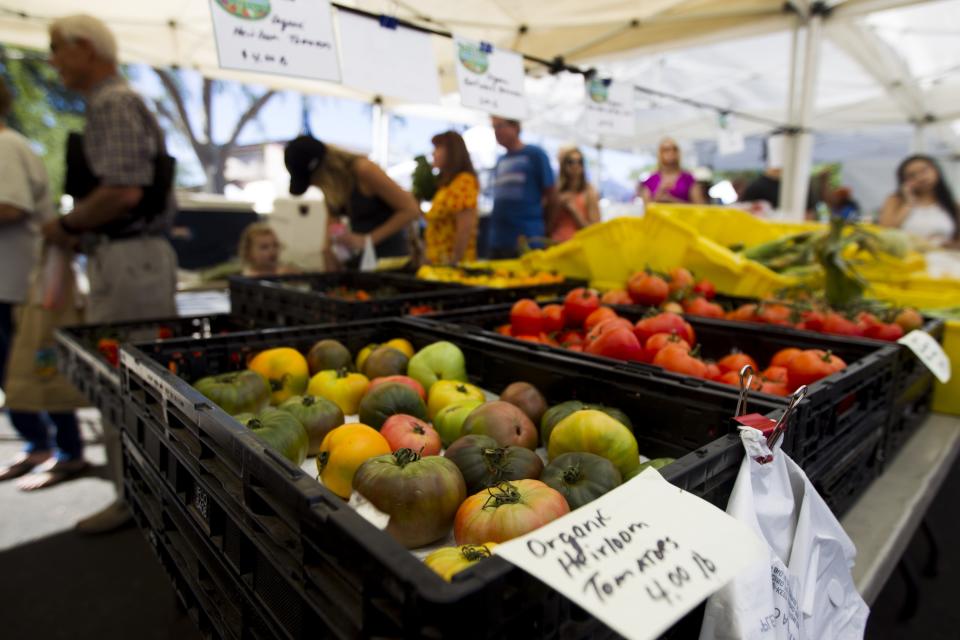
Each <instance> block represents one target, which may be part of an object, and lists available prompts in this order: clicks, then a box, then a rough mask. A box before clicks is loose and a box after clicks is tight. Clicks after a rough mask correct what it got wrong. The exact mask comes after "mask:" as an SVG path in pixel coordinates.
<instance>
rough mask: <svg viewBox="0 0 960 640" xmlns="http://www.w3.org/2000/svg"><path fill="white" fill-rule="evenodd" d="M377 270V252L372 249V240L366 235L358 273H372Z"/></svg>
mask: <svg viewBox="0 0 960 640" xmlns="http://www.w3.org/2000/svg"><path fill="white" fill-rule="evenodd" d="M376 268H377V250H376V249H374V248H373V239H372V238H371V237H370V236H369V235H367V236H366V241H365V242H364V245H363V255H362V256H361V257H360V271H373V270H375V269H376Z"/></svg>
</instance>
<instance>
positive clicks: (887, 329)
mask: <svg viewBox="0 0 960 640" xmlns="http://www.w3.org/2000/svg"><path fill="white" fill-rule="evenodd" d="M863 335H864V336H866V337H867V338H873V339H875V340H887V341H889V342H896V341H897V340H899V339H900V338H902V337H903V328H902V327H901V326H900V325H899V324H897V323H896V322H890V323H886V322H881V323H880V324H875V325H872V326H869V327H867V330H866V331H864V332H863Z"/></svg>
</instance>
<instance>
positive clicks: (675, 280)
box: [669, 267, 693, 292]
mask: <svg viewBox="0 0 960 640" xmlns="http://www.w3.org/2000/svg"><path fill="white" fill-rule="evenodd" d="M669 286H670V291H671V292H673V291H681V290H683V289H690V288H691V287H693V274H692V273H690V271H689V270H687V269H684V268H683V267H675V268H673V269H671V270H670V285H669Z"/></svg>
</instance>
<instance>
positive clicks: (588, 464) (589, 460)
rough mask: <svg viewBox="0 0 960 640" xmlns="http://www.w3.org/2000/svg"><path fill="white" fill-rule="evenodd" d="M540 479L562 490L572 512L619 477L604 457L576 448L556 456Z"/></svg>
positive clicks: (597, 496)
mask: <svg viewBox="0 0 960 640" xmlns="http://www.w3.org/2000/svg"><path fill="white" fill-rule="evenodd" d="M540 481H541V482H543V483H545V484H546V485H548V486H550V487H553V488H554V489H556V490H557V491H559V492H560V493H562V494H563V497H564V498H566V499H567V504H569V505H570V510H571V511H574V510H576V509H579V508H580V507H582V506H583V505H585V504H587V503H588V502H592V501H593V500H596V499H597V498H599V497H600V496H602V495H603V494H605V493H606V492H608V491H610V490H611V489H615V488H616V487H618V486H620V483H621V482H622V477H621V476H620V472H619V471H617V468H616V467H615V466H613V463H612V462H610V461H609V460H607V459H606V458H604V457H601V456H598V455H596V454H593V453H586V452H585V451H575V452H571V453H564V454H563V455H561V456H557V459H556V460H554V461H552V462H551V463H550V464H548V465H547V468H546V469H544V470H543V474H542V475H541V476H540Z"/></svg>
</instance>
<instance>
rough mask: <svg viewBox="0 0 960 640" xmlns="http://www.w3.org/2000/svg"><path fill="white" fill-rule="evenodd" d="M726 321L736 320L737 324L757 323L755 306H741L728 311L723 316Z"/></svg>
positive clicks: (751, 304)
mask: <svg viewBox="0 0 960 640" xmlns="http://www.w3.org/2000/svg"><path fill="white" fill-rule="evenodd" d="M724 315H725V317H726V319H727V320H736V321H738V322H756V321H757V305H755V304H753V303H750V304H742V305H740V306H739V307H737V308H736V309H734V310H733V311H728V312H727V313H726V314H724Z"/></svg>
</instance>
